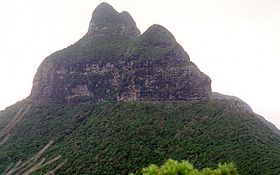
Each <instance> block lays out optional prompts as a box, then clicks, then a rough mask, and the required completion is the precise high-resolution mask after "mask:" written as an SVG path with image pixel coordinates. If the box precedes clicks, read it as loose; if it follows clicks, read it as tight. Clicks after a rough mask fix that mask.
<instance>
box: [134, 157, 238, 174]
mask: <svg viewBox="0 0 280 175" xmlns="http://www.w3.org/2000/svg"><path fill="white" fill-rule="evenodd" d="M138 174H139V173H138ZM140 174H142V175H238V172H237V169H236V168H235V166H234V164H233V163H230V164H219V165H218V168H216V169H211V168H204V169H203V170H202V171H199V170H198V169H196V168H194V166H193V165H192V164H191V163H189V162H188V161H185V160H183V161H181V162H179V161H176V160H172V159H169V160H167V161H166V162H165V164H163V165H162V166H160V167H159V166H157V165H154V164H151V165H149V166H148V167H145V168H143V169H142V171H141V173H140ZM130 175H135V174H133V173H131V174H130Z"/></svg>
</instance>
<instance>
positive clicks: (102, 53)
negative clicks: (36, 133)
mask: <svg viewBox="0 0 280 175" xmlns="http://www.w3.org/2000/svg"><path fill="white" fill-rule="evenodd" d="M210 94H211V79H210V78H209V77H208V76H207V75H205V74H204V73H202V72H201V71H200V70H199V69H198V68H197V66H196V65H195V64H194V63H192V62H191V61H190V58H189V56H188V54H187V53H186V52H185V51H184V49H183V48H182V46H180V44H178V43H177V41H176V39H175V38H174V36H173V35H172V34H171V33H170V32H169V31H168V30H167V29H166V28H164V27H163V26H160V25H157V24H154V25H152V26H151V27H149V28H148V29H147V31H145V32H144V33H143V34H140V31H139V29H138V28H137V26H136V23H135V22H134V20H133V18H132V17H131V16H130V15H129V13H128V12H122V13H118V12H117V11H116V10H115V9H114V8H113V7H112V6H110V5H109V4H107V3H102V4H100V5H99V6H98V7H97V8H96V9H95V10H94V12H93V15H92V19H91V21H90V24H89V30H88V32H87V33H86V34H85V36H84V37H82V39H80V40H79V41H78V42H76V43H75V44H73V45H71V46H70V47H68V48H66V49H63V50H61V51H58V52H56V53H55V54H53V55H51V56H49V57H47V58H46V59H45V60H44V61H43V63H42V64H41V65H40V67H39V69H38V71H37V73H36V75H35V78H34V81H33V88H32V92H31V95H30V99H31V100H33V101H53V102H63V103H65V102H70V103H71V102H74V103H78V102H82V103H84V102H87V101H88V102H97V101H104V100H109V99H110V100H116V101H119V100H160V101H163V100H191V99H201V98H208V97H209V96H210Z"/></svg>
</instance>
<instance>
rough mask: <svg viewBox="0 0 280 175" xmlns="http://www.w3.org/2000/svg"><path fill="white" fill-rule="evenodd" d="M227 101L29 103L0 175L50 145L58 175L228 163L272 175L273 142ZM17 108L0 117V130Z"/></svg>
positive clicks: (4, 149)
mask: <svg viewBox="0 0 280 175" xmlns="http://www.w3.org/2000/svg"><path fill="white" fill-rule="evenodd" d="M234 103H235V101H232V100H213V99H212V100H200V101H193V102H121V103H109V102H103V103H96V104H80V105H70V104H68V105H62V104H47V103H45V104H32V108H31V109H30V110H29V112H28V113H27V114H26V115H25V116H24V118H23V119H22V120H21V121H20V122H19V123H18V124H17V125H16V126H15V128H14V129H13V130H12V131H11V136H10V138H9V140H8V141H7V142H6V143H5V144H3V145H1V146H0V155H1V156H0V162H1V164H0V172H3V171H4V169H5V168H6V167H7V166H8V165H9V164H10V163H11V162H17V161H18V160H20V159H23V160H26V159H28V158H30V157H32V155H34V154H35V153H36V152H37V151H39V150H40V149H42V148H43V147H44V146H45V145H46V144H47V143H48V142H49V141H50V140H52V139H53V140H54V144H53V146H51V147H50V148H49V149H48V150H47V151H46V152H45V153H44V155H43V156H44V157H45V158H46V159H52V158H54V157H56V156H58V155H59V154H60V155H61V157H62V158H61V160H58V161H57V162H55V163H54V164H52V165H49V166H46V167H44V168H42V169H40V170H39V171H37V174H43V173H46V172H49V171H50V170H52V169H54V168H55V167H56V166H57V165H58V164H60V163H62V161H63V160H67V163H66V164H65V165H64V166H63V167H62V168H61V169H60V170H58V174H87V173H88V174H89V173H91V174H128V173H130V172H136V171H137V170H140V169H141V168H142V167H145V166H148V165H150V164H151V163H153V164H163V163H164V162H165V161H166V159H167V158H171V159H176V160H189V161H190V163H192V164H194V166H195V167H197V168H198V169H203V168H205V167H212V168H214V167H215V166H216V165H217V164H218V163H229V162H235V163H236V167H237V168H238V171H239V173H240V174H244V175H246V174H279V173H280V166H279V164H280V138H279V135H277V134H276V133H275V132H273V131H271V130H270V129H269V128H268V127H267V125H266V124H264V123H263V122H262V121H261V120H260V119H259V118H258V117H256V115H254V114H252V113H249V112H246V111H240V109H238V110H235V108H234V105H233V104H234ZM28 105H29V103H27V102H22V103H19V104H17V105H15V106H12V107H10V108H8V109H7V110H5V111H3V112H1V113H0V127H3V126H5V125H6V124H7V122H9V120H8V118H13V117H12V116H13V115H15V114H16V113H17V111H18V109H19V108H20V107H24V106H28Z"/></svg>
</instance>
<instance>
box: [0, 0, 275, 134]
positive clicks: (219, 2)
mask: <svg viewBox="0 0 280 175" xmlns="http://www.w3.org/2000/svg"><path fill="white" fill-rule="evenodd" d="M101 2H102V1H99V0H0V24H1V27H0V82H1V86H0V109H4V108H5V107H7V106H9V105H12V104H13V103H15V102H16V101H19V100H21V99H23V98H25V97H27V96H28V95H29V93H30V91H31V86H32V80H33V76H34V74H35V72H36V70H37V67H38V66H39V64H40V63H41V62H42V61H43V59H44V58H45V57H47V56H48V55H50V54H51V53H53V52H54V51H56V50H59V49H62V48H64V47H67V46H68V45H70V44H72V43H74V42H75V41H77V40H78V39H79V38H81V37H82V36H83V35H84V34H85V33H86V31H87V28H88V24H89V21H90V18H91V14H92V11H93V10H94V8H95V7H96V6H97V5H98V4H99V3H101ZM106 2H108V3H110V4H111V5H112V6H113V7H114V8H115V9H116V10H117V11H124V10H125V11H128V12H129V13H130V14H131V15H132V17H133V18H134V20H135V21H136V23H137V25H138V27H139V29H140V30H141V32H144V31H145V30H146V29H147V28H148V27H149V26H150V25H152V24H154V23H157V24H161V25H163V26H165V27H166V28H167V29H168V30H170V31H171V32H172V33H173V35H174V36H175V38H176V39H177V41H178V42H179V43H180V44H181V45H182V46H183V47H184V48H185V50H186V51H187V52H188V53H189V55H190V57H191V60H192V61H193V62H195V63H196V64H197V65H198V67H199V68H200V69H201V70H202V71H203V72H205V73H206V74H208V75H209V76H210V77H211V79H212V88H213V90H214V91H218V92H220V93H224V94H229V95H234V96H237V97H240V98H241V99H243V100H244V101H246V102H247V103H248V104H249V105H250V106H251V107H252V108H253V110H254V111H255V112H256V113H258V114H261V115H263V116H264V117H265V118H266V119H267V120H269V121H271V122H273V123H274V124H275V125H276V126H278V128H280V105H279V104H280V103H279V99H280V79H279V76H280V32H279V31H280V1H279V0H234V1H233V0H211V1H209V0H141V1H138V0H107V1H106Z"/></svg>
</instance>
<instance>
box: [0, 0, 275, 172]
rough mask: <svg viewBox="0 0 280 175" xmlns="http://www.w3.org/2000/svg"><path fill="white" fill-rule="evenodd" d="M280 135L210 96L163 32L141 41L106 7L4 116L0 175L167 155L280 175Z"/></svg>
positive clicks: (236, 105) (157, 159) (110, 165)
mask: <svg viewBox="0 0 280 175" xmlns="http://www.w3.org/2000/svg"><path fill="white" fill-rule="evenodd" d="M279 133H280V132H279V130H278V129H277V128H276V127H275V126H274V125H272V124H271V123H269V122H268V121H266V120H265V119H264V118H263V117H261V116H259V115H257V114H255V113H254V112H253V110H252V109H251V108H250V106H249V105H248V104H246V103H245V102H243V101H242V100H240V99H239V98H237V97H232V96H226V95H222V94H219V93H216V92H212V90H211V79H210V78H209V77H208V76H207V75H205V74H204V73H203V72H201V71H200V70H199V69H198V67H197V66H196V65H195V64H194V63H193V62H192V61H191V60H190V58H189V56H188V54H187V53H186V52H185V51H184V49H183V48H182V46H180V44H178V43H177V41H176V39H175V38H174V36H173V35H172V34H171V33H170V32H169V31H168V30H167V29H165V28H164V27H163V26H160V25H152V26H151V27H149V28H148V29H147V31H145V32H144V33H143V34H141V33H140V31H139V29H138V28H137V26H136V23H135V22H134V20H133V18H132V17H131V16H130V14H129V13H128V12H121V13H119V12H117V11H116V10H115V9H114V8H113V7H112V6H110V5H109V4H107V3H102V4H100V5H99V6H98V7H97V8H96V9H95V10H94V12H93V15H92V19H91V21H90V24H89V29H88V32H87V33H86V34H85V35H84V36H83V37H82V38H81V39H80V40H79V41H77V42H76V43H74V44H73V45H71V46H69V47H67V48H65V49H62V50H60V51H57V52H55V53H53V54H51V55H50V56H49V57H47V58H46V59H45V60H44V61H43V62H42V64H41V65H40V66H39V68H38V70H37V73H36V75H35V77H34V81H33V88H32V91H31V94H30V96H29V97H27V98H26V99H25V100H23V101H20V102H18V103H16V104H14V105H12V106H10V107H8V108H6V109H5V110H4V111H1V112H0V162H1V164H0V172H6V174H13V173H14V174H16V173H18V174H28V173H29V174H31V173H33V174H55V173H56V174H128V173H129V172H135V171H137V170H139V169H140V168H141V167H144V166H147V165H149V164H150V163H155V164H162V163H163V162H164V161H165V160H167V159H169V158H172V159H177V160H182V159H187V160H189V161H190V162H191V163H193V164H194V165H195V166H196V167H199V168H203V167H206V166H210V167H213V166H215V165H216V164H217V163H226V162H227V163H228V162H231V161H233V162H235V163H236V165H237V168H238V171H239V172H240V173H241V174H245V175H246V174H248V175H249V174H250V175H251V174H279V173H280V166H279V165H280V134H279ZM4 174H5V173H4Z"/></svg>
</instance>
